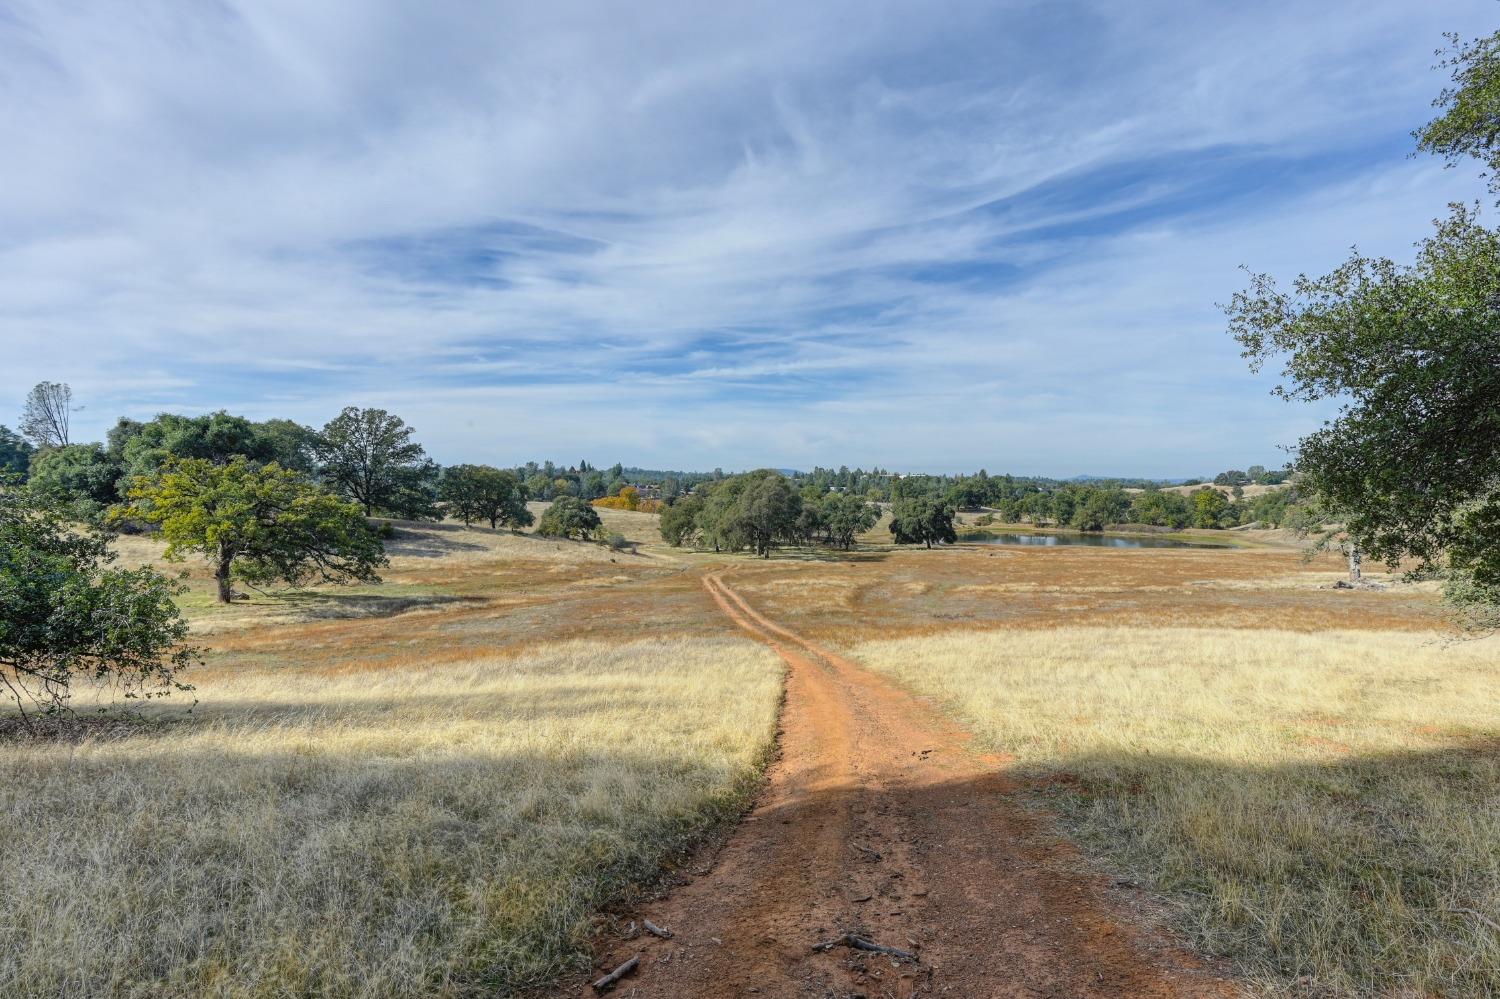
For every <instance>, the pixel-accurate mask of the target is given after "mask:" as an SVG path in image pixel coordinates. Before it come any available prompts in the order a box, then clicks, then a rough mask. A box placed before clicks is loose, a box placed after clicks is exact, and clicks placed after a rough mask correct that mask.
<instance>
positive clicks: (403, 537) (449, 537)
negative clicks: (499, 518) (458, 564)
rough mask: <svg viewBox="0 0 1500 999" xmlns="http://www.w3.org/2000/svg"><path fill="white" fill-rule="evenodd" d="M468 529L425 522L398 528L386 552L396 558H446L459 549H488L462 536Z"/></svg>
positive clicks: (461, 550) (386, 546)
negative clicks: (415, 525)
mask: <svg viewBox="0 0 1500 999" xmlns="http://www.w3.org/2000/svg"><path fill="white" fill-rule="evenodd" d="M468 530H470V528H465V527H464V526H462V525H461V524H423V525H421V526H420V527H402V528H397V529H396V536H395V537H394V538H392V539H391V540H389V541H387V542H386V544H385V551H386V554H387V555H390V556H393V557H396V558H443V557H444V556H447V555H454V554H457V553H459V552H482V551H487V550H488V549H487V548H486V547H485V546H484V545H482V544H479V543H478V542H475V541H465V540H463V539H462V537H461V535H462V534H463V533H464V532H466V531H468ZM490 533H493V534H499V533H503V532H500V531H493V532H490Z"/></svg>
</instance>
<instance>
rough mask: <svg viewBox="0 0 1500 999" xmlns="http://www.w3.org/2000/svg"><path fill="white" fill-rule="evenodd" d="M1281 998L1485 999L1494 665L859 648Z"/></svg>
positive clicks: (1306, 649) (1058, 633) (1306, 642)
mask: <svg viewBox="0 0 1500 999" xmlns="http://www.w3.org/2000/svg"><path fill="white" fill-rule="evenodd" d="M853 651H854V653H855V654H856V655H857V656H858V657H859V658H860V659H861V660H863V661H864V662H866V663H868V664H870V665H871V666H873V667H875V668H877V669H879V670H882V671H884V672H886V673H888V674H890V675H891V676H893V677H895V678H897V679H898V680H900V681H901V682H902V683H904V684H906V685H908V686H910V687H911V688H913V689H915V690H917V691H919V692H921V693H924V694H927V695H930V696H933V697H934V698H936V699H938V700H940V701H942V702H945V703H946V704H947V705H948V706H949V707H951V709H952V710H953V711H955V712H956V713H957V714H958V715H959V716H961V717H962V719H963V720H964V721H965V723H966V724H967V725H969V726H970V727H971V728H972V729H973V730H974V731H975V732H976V733H977V734H978V735H979V736H980V737H981V738H982V739H983V740H984V741H986V742H987V743H989V744H990V745H992V746H993V747H995V748H997V749H999V750H1002V751H1004V752H1006V753H1010V754H1014V756H1015V757H1016V758H1017V765H1018V767H1019V768H1020V769H1021V770H1022V771H1023V772H1025V773H1028V774H1032V775H1036V776H1038V777H1044V778H1051V779H1046V780H1039V781H1037V782H1036V784H1037V786H1038V787H1039V788H1040V789H1042V790H1043V791H1045V792H1046V793H1048V794H1049V795H1050V800H1051V801H1052V803H1053V804H1054V805H1056V806H1057V807H1059V808H1060V809H1061V810H1062V811H1063V814H1064V815H1065V818H1066V820H1067V821H1068V822H1069V824H1070V826H1071V828H1072V829H1073V830H1074V831H1075V832H1076V833H1077V834H1078V835H1079V837H1080V838H1081V840H1082V841H1083V843H1084V844H1085V845H1086V846H1087V847H1088V848H1089V849H1090V850H1092V851H1093V852H1095V854H1096V855H1098V856H1101V857H1103V858H1104V859H1105V861H1106V863H1108V864H1109V865H1110V866H1112V867H1113V868H1114V869H1115V870H1122V869H1123V870H1127V871H1131V872H1134V873H1135V874H1137V875H1138V876H1141V877H1144V878H1145V879H1147V880H1148V882H1149V883H1151V884H1154V885H1155V886H1157V887H1158V888H1161V889H1163V890H1165V891H1166V892H1167V893H1168V895H1169V897H1170V898H1171V899H1172V900H1173V901H1174V902H1175V903H1176V904H1177V905H1178V906H1179V907H1180V915H1181V921H1182V925H1183V926H1184V928H1185V929H1186V930H1187V931H1188V932H1189V933H1190V934H1191V935H1192V936H1193V937H1194V938H1196V940H1197V942H1198V943H1199V944H1200V945H1201V946H1203V947H1205V948H1206V949H1208V950H1209V951H1211V952H1214V953H1219V954H1228V955H1234V956H1236V957H1238V958H1240V959H1241V960H1242V961H1244V962H1245V964H1246V965H1247V967H1248V968H1250V969H1251V972H1252V974H1254V975H1256V976H1258V977H1259V978H1261V979H1262V980H1263V981H1264V982H1266V983H1267V984H1269V985H1270V986H1271V987H1272V988H1277V989H1280V988H1287V987H1293V988H1295V989H1296V990H1297V991H1302V990H1304V989H1305V990H1307V991H1312V992H1329V991H1331V992H1337V993H1349V994H1381V995H1413V996H1415V995H1494V994H1500V931H1497V930H1496V928H1495V925H1494V924H1495V923H1496V922H1500V645H1497V644H1496V642H1495V641H1493V640H1491V641H1485V642H1471V643H1451V642H1445V641H1443V640H1442V639H1440V638H1438V637H1436V636H1423V635H1412V634H1391V633H1370V632H1342V633H1325V634H1322V635H1307V634H1294V633H1289V632H1278V631H1251V630H1190V629H1184V630H1174V629H1103V628H1063V629H1058V630H1046V631H1041V630H1038V631H1023V630H1014V631H992V632H967V633H948V634H941V635H935V636H928V637H920V638H909V639H901V640H895V641H883V642H872V643H868V644H865V645H861V646H859V647H857V648H856V649H854V650H853Z"/></svg>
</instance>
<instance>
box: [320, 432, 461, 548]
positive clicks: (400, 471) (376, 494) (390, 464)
mask: <svg viewBox="0 0 1500 999" xmlns="http://www.w3.org/2000/svg"><path fill="white" fill-rule="evenodd" d="M414 433H415V431H414V430H413V429H412V428H411V427H409V426H407V425H406V422H405V421H404V420H402V419H401V417H399V416H396V415H395V414H393V413H388V412H386V411H385V410H383V409H360V408H359V407H357V406H348V407H346V408H345V409H344V410H343V412H341V413H339V415H338V416H336V417H334V418H333V419H332V420H330V421H329V422H328V424H327V425H326V426H324V427H323V430H322V432H321V433H319V434H318V435H316V437H315V438H314V439H313V442H312V447H313V451H314V452H315V453H316V454H317V456H318V458H319V460H320V461H321V462H322V474H323V477H324V479H325V480H326V481H328V482H329V483H330V484H331V485H332V486H333V488H334V489H336V490H337V491H339V492H341V493H343V494H344V495H345V496H348V497H349V498H350V499H352V500H354V502H356V503H358V504H359V505H360V506H361V507H363V508H364V511H365V516H370V515H372V514H374V513H375V512H376V511H379V512H381V513H389V514H393V515H395V516H398V517H405V518H407V519H413V520H420V519H424V518H428V517H433V516H435V515H436V511H435V509H434V507H433V503H434V500H435V499H436V492H437V473H438V469H437V466H436V465H434V464H433V463H432V462H431V461H429V460H428V459H427V453H426V452H425V451H424V450H423V449H422V445H420V444H418V443H417V442H416V441H414V440H412V436H413V434H414Z"/></svg>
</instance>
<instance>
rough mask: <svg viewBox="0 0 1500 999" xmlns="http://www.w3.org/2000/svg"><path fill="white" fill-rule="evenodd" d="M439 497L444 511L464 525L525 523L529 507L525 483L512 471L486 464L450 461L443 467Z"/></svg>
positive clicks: (508, 525)
mask: <svg viewBox="0 0 1500 999" xmlns="http://www.w3.org/2000/svg"><path fill="white" fill-rule="evenodd" d="M438 495H439V498H441V499H442V501H443V502H444V503H445V504H446V505H447V508H448V513H449V515H451V516H454V517H458V518H459V519H460V520H462V521H463V522H464V524H465V525H467V524H472V523H473V522H474V521H476V520H487V521H489V523H490V527H491V528H495V527H499V526H500V524H502V523H503V524H505V525H506V526H507V527H528V526H530V524H531V521H532V516H531V511H530V510H528V509H526V487H525V486H524V485H523V484H522V483H521V481H520V479H518V478H517V477H516V475H515V473H514V472H502V471H501V470H499V469H498V468H491V467H490V466H488V465H454V466H452V467H450V468H447V469H445V470H444V471H443V479H442V484H441V486H440V487H439V493H438Z"/></svg>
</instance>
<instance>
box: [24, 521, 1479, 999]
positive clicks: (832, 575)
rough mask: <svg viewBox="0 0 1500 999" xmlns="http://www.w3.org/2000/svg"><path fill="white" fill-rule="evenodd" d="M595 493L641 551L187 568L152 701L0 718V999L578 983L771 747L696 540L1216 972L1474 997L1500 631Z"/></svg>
mask: <svg viewBox="0 0 1500 999" xmlns="http://www.w3.org/2000/svg"><path fill="white" fill-rule="evenodd" d="M605 521H606V528H607V529H608V530H610V531H612V532H618V533H622V534H625V535H626V536H627V537H629V538H631V539H633V540H637V541H640V542H642V547H641V549H640V551H639V552H637V553H628V552H612V551H610V550H608V549H607V548H605V547H602V546H598V545H591V544H585V543H580V542H560V541H553V540H548V539H542V538H537V537H534V536H530V535H526V534H516V533H512V532H507V531H491V530H488V529H484V528H473V529H466V528H464V527H462V526H461V525H456V524H435V525H416V524H398V525H397V533H396V538H395V540H394V541H392V542H391V544H390V554H391V556H392V565H391V568H390V570H389V571H387V572H386V573H385V574H384V575H385V580H384V582H382V583H380V584H378V585H373V586H360V587H324V588H318V589H315V590H311V591H303V592H297V593H285V594H260V593H252V594H250V599H248V600H243V601H237V602H235V603H233V604H231V605H229V606H222V607H221V606H217V605H214V604H213V603H212V602H211V600H210V599H209V598H208V587H209V585H210V580H209V579H208V577H207V575H206V573H205V572H204V570H203V569H202V568H201V567H199V566H194V565H191V564H189V566H188V567H187V568H188V585H189V592H188V593H187V594H186V595H185V596H184V598H183V605H184V607H185V609H186V611H187V613H188V615H189V617H190V618H191V619H192V621H193V623H194V629H195V634H196V635H197V636H198V640H199V641H201V642H202V643H203V644H204V645H205V646H206V647H207V649H208V655H207V662H206V664H205V665H204V666H203V667H202V668H200V669H199V670H197V671H195V675H194V676H193V677H191V678H190V679H192V681H193V682H194V683H195V685H196V687H197V689H196V691H195V692H194V694H193V695H191V696H190V698H188V699H184V698H182V697H178V698H174V699H173V700H171V701H167V702H160V703H153V704H151V705H148V706H146V707H145V708H144V709H142V710H140V711H138V712H137V714H136V716H135V719H134V720H133V721H131V722H129V723H127V724H118V725H107V726H99V727H97V728H90V729H87V730H86V731H85V733H84V734H83V735H81V736H80V737H78V738H73V739H66V740H56V739H31V740H29V739H25V738H19V737H17V738H13V739H11V740H10V741H8V742H7V743H6V744H5V745H4V746H3V752H4V753H5V755H6V759H7V763H8V764H9V766H8V775H9V777H10V779H9V780H8V781H7V782H6V783H5V785H4V787H3V789H0V821H3V822H4V824H5V827H6V829H7V833H8V840H7V842H8V846H9V850H8V856H9V857H11V858H12V862H11V863H10V864H9V865H8V876H7V878H6V879H4V881H3V882H0V925H3V926H4V927H5V928H6V930H7V941H8V946H7V947H6V948H4V949H3V951H0V994H4V995H7V996H9V995H16V996H36V997H41V996H48V997H51V996H69V997H71V996H80V997H81V996H93V995H121V996H157V995H166V996H188V995H215V996H226V997H229V996H260V995H332V996H382V995H392V994H400V995H431V996H469V995H479V994H510V993H515V992H517V991H521V990H525V989H527V988H530V987H533V986H541V985H545V984H546V983H548V982H551V981H555V980H557V979H558V978H559V977H562V978H569V977H571V976H577V975H579V974H583V973H586V971H587V969H588V968H589V965H590V959H591V951H592V950H593V947H594V946H595V943H596V941H597V940H598V934H599V933H600V932H601V930H604V929H609V928H611V927H612V926H613V923H612V922H611V921H610V920H611V917H610V916H609V914H610V913H612V912H618V911H621V906H626V905H629V904H630V902H631V900H633V899H639V898H643V897H649V895H650V893H651V892H653V891H654V890H655V886H657V885H658V884H660V883H661V879H662V878H663V876H664V875H666V876H668V877H670V872H671V871H672V869H673V868H674V867H675V866H676V865H678V864H680V863H681V862H682V860H683V859H684V858H685V857H686V856H688V853H689V851H690V850H691V849H692V848H693V847H694V846H695V845H696V844H699V843H701V842H702V841H703V839H704V837H706V836H710V835H713V834H715V832H716V831H717V832H727V831H728V830H729V829H730V828H732V825H733V820H734V819H735V817H736V816H738V815H740V814H741V812H742V810H743V809H744V808H745V807H746V806H747V804H748V803H749V802H750V801H751V799H752V798H753V796H754V794H755V792H756V788H757V786H758V782H759V781H760V779H761V776H762V773H763V772H764V768H765V766H766V764H767V761H768V760H769V759H770V758H771V756H772V753H773V748H774V741H775V737H776V727H777V712H778V704H779V702H780V698H781V696H782V689H783V683H782V678H783V670H784V666H783V663H782V661H781V660H780V659H778V658H777V657H776V655H774V654H773V653H772V652H771V651H770V650H768V649H767V648H766V647H765V646H764V645H760V644H756V643H755V642H753V641H752V640H751V639H750V638H748V637H746V636H745V635H744V634H743V633H742V632H740V631H738V630H737V629H736V627H735V625H734V624H733V623H732V622H731V621H729V620H728V619H726V618H725V617H724V615H723V614H721V613H720V611H719V610H718V609H717V608H716V607H715V605H714V601H713V600H712V599H711V598H710V596H709V595H708V594H707V593H706V592H705V590H704V588H703V586H702V582H703V578H702V577H703V574H704V572H705V571H707V570H709V569H713V570H715V571H720V570H723V569H725V568H726V567H727V568H729V569H730V571H731V573H732V577H731V578H732V580H733V585H734V587H735V589H736V590H737V591H738V592H740V593H742V594H743V595H744V597H745V598H746V600H747V601H748V602H749V604H750V605H751V606H753V607H754V608H755V609H756V610H757V611H759V612H761V613H763V614H765V615H766V616H767V618H768V619H769V620H772V621H774V622H776V623H778V624H779V625H783V626H785V627H787V628H790V629H794V630H795V632H796V633H797V634H798V635H802V636H807V637H808V638H809V639H811V640H815V641H817V642H820V643H823V644H824V645H826V646H828V647H831V648H836V649H839V650H840V651H841V652H843V653H844V654H845V655H847V656H848V658H849V659H850V660H851V661H852V662H853V663H855V664H857V665H859V666H862V667H865V668H868V669H870V670H872V671H873V672H875V673H877V674H880V675H884V676H887V677H890V678H892V679H893V680H895V681H896V682H897V683H899V684H900V685H902V686H904V687H906V688H907V689H909V690H911V691H913V692H915V693H917V694H919V695H921V696H922V697H924V698H927V699H930V701H931V702H932V703H934V704H936V705H938V706H939V707H940V708H941V709H942V710H943V711H945V712H948V713H949V714H950V715H951V717H952V718H954V719H955V720H956V721H957V722H958V723H959V724H961V725H962V727H963V728H964V729H966V730H968V731H969V732H972V733H973V734H974V736H975V741H976V748H982V749H986V750H989V751H992V752H994V753H997V754H998V755H999V758H1000V760H1001V761H1002V763H1001V765H1002V766H1003V768H1004V769H1005V770H1006V771H1007V772H1008V773H1010V774H1012V775H1013V776H1014V778H1015V780H1016V781H1017V784H1016V790H1015V793H1016V795H1017V796H1018V798H1019V799H1021V800H1023V801H1024V803H1025V804H1026V806H1027V807H1028V808H1029V809H1031V810H1032V811H1033V812H1034V814H1035V815H1036V816H1037V822H1039V823H1040V826H1039V828H1042V829H1044V830H1050V832H1049V833H1047V835H1056V836H1062V837H1066V838H1068V839H1070V840H1071V841H1072V842H1074V843H1076V844H1077V846H1078V847H1079V849H1080V851H1081V852H1078V853H1077V855H1076V856H1077V863H1079V864H1081V865H1083V866H1084V867H1085V868H1086V869H1087V870H1088V871H1091V872H1094V873H1095V874H1097V875H1098V876H1100V877H1101V878H1103V882H1104V883H1106V884H1113V885H1117V886H1124V887H1120V888H1118V890H1117V892H1116V893H1117V894H1123V895H1124V896H1128V898H1127V899H1126V904H1127V908H1130V907H1132V906H1133V907H1134V909H1135V910H1136V911H1140V912H1143V913H1148V914H1149V913H1158V912H1159V913H1162V914H1163V916H1162V924H1163V925H1164V926H1165V927H1166V928H1167V931H1170V932H1173V933H1175V934H1177V935H1178V938H1179V939H1181V940H1185V941H1187V942H1188V943H1189V944H1191V945H1192V946H1194V947H1195V948H1197V949H1198V950H1199V951H1200V952H1201V953H1203V954H1206V955H1209V956H1210V957H1211V958H1214V959H1218V960H1222V962H1223V963H1222V965H1220V967H1222V968H1223V969H1225V972H1224V973H1225V974H1228V975H1230V976H1231V977H1233V978H1234V980H1235V981H1237V982H1238V983H1240V984H1241V985H1243V986H1244V987H1245V988H1246V989H1248V990H1249V991H1252V992H1263V993H1266V994H1330V995H1368V994H1382V995H1385V994H1393V995H1469V994H1482V993H1485V992H1495V991H1500V931H1496V930H1495V929H1494V927H1493V925H1492V923H1491V920H1494V919H1496V918H1497V913H1500V859H1497V858H1500V806H1497V802H1500V764H1497V762H1496V758H1495V747H1496V745H1497V744H1500V707H1497V705H1500V647H1497V646H1496V644H1495V640H1493V639H1492V640H1486V641H1458V640H1456V636H1455V635H1454V633H1453V632H1452V631H1451V629H1450V628H1449V626H1448V625H1447V624H1446V622H1445V621H1444V619H1443V618H1442V616H1441V612H1440V608H1439V605H1438V603H1437V599H1436V595H1435V593H1434V592H1433V591H1432V588H1431V587H1430V586H1422V585H1416V586H1413V585H1405V584H1401V583H1400V582H1399V581H1397V580H1396V579H1394V578H1393V577H1390V576H1382V575H1380V574H1379V573H1375V574H1373V578H1374V580H1375V581H1376V582H1377V583H1379V584H1380V585H1381V586H1382V588H1381V589H1367V590H1355V591H1349V590H1336V589H1332V588H1331V587H1330V584H1331V583H1332V582H1333V581H1335V580H1337V579H1338V578H1340V576H1341V574H1342V567H1341V566H1340V565H1339V564H1338V562H1337V561H1336V560H1334V559H1323V560H1319V561H1314V562H1307V561H1305V560H1304V559H1303V558H1302V556H1301V554H1300V553H1299V552H1296V551H1292V550H1289V549H1286V548H1273V547H1248V548H1242V549H1222V550H1210V549H1185V550H1176V551H1161V550H1156V551H1153V550H1110V549H1078V548H1072V549H1018V548H996V547H988V548H981V547H968V548H966V547H962V546H960V547H957V548H952V549H943V550H936V551H931V552H927V551H895V550H892V549H890V548H888V547H886V546H883V545H881V544H879V543H878V541H879V537H880V535H879V528H877V531H876V532H875V533H873V534H872V535H871V536H870V537H867V538H866V539H865V545H864V547H863V549H862V550H860V551H857V552H854V553H849V554H844V553H829V552H818V551H788V552H784V553H782V554H781V555H780V556H779V557H777V558H773V559H771V560H769V561H761V560H755V559H746V558H738V557H730V556H714V555H710V554H703V553H691V552H683V551H680V550H674V549H668V548H665V547H663V546H662V545H661V544H660V543H659V541H655V540H654V539H653V537H652V532H653V531H654V527H655V518H654V517H652V516H650V515H645V514H638V513H629V512H623V511H606V512H605ZM120 548H121V551H122V561H125V562H132V561H156V560H157V558H158V556H159V552H160V548H159V546H158V545H157V544H156V543H155V542H154V541H151V540H149V539H141V538H122V539H121V541H120ZM191 697H196V698H197V700H198V703H197V705H196V706H192V705H191V703H190V701H191ZM90 705H91V702H90V700H89V697H88V696H87V695H85V696H82V697H81V698H80V707H81V708H84V709H85V711H84V716H85V717H86V718H87V717H88V714H87V710H86V709H87V708H88V707H90ZM856 762H857V761H856ZM1142 918H1146V919H1147V921H1148V922H1152V920H1154V919H1155V917H1154V916H1143V917H1142ZM1152 924H1153V925H1155V923H1154V922H1153V923H1152Z"/></svg>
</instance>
